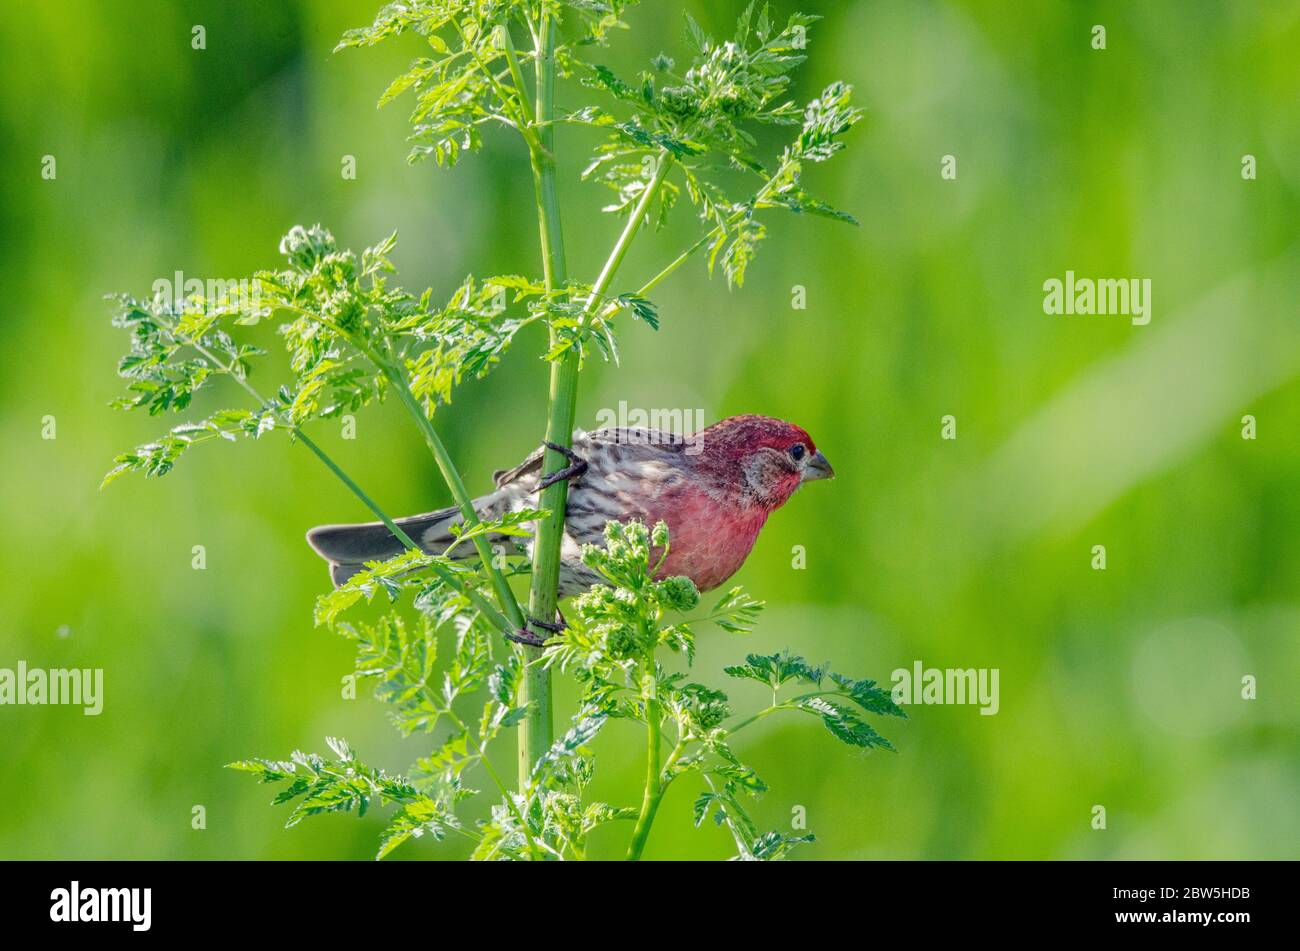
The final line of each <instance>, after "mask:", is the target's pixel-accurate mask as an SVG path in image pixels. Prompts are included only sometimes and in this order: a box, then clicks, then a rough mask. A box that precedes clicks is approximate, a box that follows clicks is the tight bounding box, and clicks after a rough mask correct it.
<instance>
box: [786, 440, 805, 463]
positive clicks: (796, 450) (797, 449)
mask: <svg viewBox="0 0 1300 951" xmlns="http://www.w3.org/2000/svg"><path fill="white" fill-rule="evenodd" d="M807 451H808V450H806V449H804V447H803V443H795V444H794V445H793V446H791V447H790V458H791V459H793V460H794V461H795V462H798V461H799V460H800V459H802V458H803V454H804V453H805V452H807Z"/></svg>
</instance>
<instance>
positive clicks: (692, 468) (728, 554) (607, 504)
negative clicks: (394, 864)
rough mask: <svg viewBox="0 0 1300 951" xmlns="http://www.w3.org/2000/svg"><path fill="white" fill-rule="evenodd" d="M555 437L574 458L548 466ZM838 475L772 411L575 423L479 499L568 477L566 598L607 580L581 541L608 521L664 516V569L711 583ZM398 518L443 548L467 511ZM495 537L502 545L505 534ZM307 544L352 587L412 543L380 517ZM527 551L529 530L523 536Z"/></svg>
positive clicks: (527, 502)
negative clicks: (695, 421)
mask: <svg viewBox="0 0 1300 951" xmlns="http://www.w3.org/2000/svg"><path fill="white" fill-rule="evenodd" d="M548 446H549V447H550V448H552V449H555V450H556V451H558V452H560V453H562V454H563V455H564V456H566V458H567V459H568V460H569V463H570V464H569V465H568V466H566V467H565V468H564V469H562V470H559V471H557V472H555V473H551V474H546V475H544V474H543V472H542V468H543V462H544V458H545V452H546V449H547V447H548ZM834 476H835V471H834V470H833V469H832V468H831V464H830V463H829V462H828V461H827V459H826V456H825V455H823V454H822V452H821V450H819V449H818V448H817V446H816V445H815V444H814V443H813V440H812V438H811V437H810V436H809V435H808V433H807V432H806V431H805V430H804V429H802V428H800V427H799V426H796V425H794V424H793V423H788V422H785V421H784V420H780V419H774V418H772V417H769V416H758V415H742V416H731V417H728V418H727V419H723V420H720V421H718V422H716V423H714V424H713V425H711V426H709V427H707V428H705V429H702V430H700V431H699V432H697V433H694V434H692V435H689V436H682V435H679V434H676V433H671V432H665V431H661V430H656V429H647V428H637V427H610V428H604V429H597V430H593V431H591V432H584V431H582V430H578V431H576V432H575V433H574V434H573V444H572V447H571V448H563V447H560V446H558V445H554V444H551V443H544V444H543V445H542V446H539V447H538V448H537V449H536V450H535V451H534V452H532V453H531V454H530V455H529V456H528V457H527V458H526V459H524V461H523V462H521V463H520V464H519V465H517V466H515V467H514V468H513V469H506V470H498V471H497V472H495V473H493V482H494V483H495V488H494V489H493V491H491V492H489V493H487V494H486V495H482V496H479V497H478V498H476V499H474V500H473V504H474V510H475V512H477V513H478V516H479V518H480V519H482V520H484V521H488V520H496V519H500V518H502V517H503V516H504V515H505V514H506V513H508V512H519V511H523V510H526V509H535V508H538V507H539V496H540V493H541V490H542V489H544V488H545V487H546V486H548V485H550V484H551V483H553V482H555V481H556V480H558V479H567V480H568V481H569V492H568V504H567V507H566V509H565V531H564V536H563V538H562V540H561V547H560V580H559V590H558V594H559V597H560V598H567V597H571V596H573V595H575V594H579V593H581V592H583V591H586V590H587V589H589V588H590V587H591V586H592V585H593V584H597V583H600V582H601V580H602V579H601V578H600V576H599V575H598V574H597V573H596V572H595V571H594V570H592V569H591V568H589V567H588V566H587V565H586V564H584V563H583V561H582V557H581V556H582V546H583V545H585V544H595V545H599V544H601V543H602V541H603V538H604V530H605V525H606V523H607V522H609V521H611V520H615V521H619V522H629V521H640V522H642V523H644V524H646V525H648V526H653V525H655V524H656V523H657V522H659V521H663V522H665V523H666V524H667V526H668V533H669V544H668V557H667V558H666V559H664V560H663V563H662V565H661V566H660V567H659V570H658V575H657V576H658V577H660V578H665V577H670V576H674V575H684V576H686V577H687V578H690V579H691V581H692V582H694V584H695V586H696V588H698V589H699V590H700V591H702V592H703V591H710V590H712V589H714V588H717V587H719V586H721V585H722V584H724V583H725V582H726V581H727V580H728V579H729V578H730V577H731V576H732V575H734V574H735V573H736V572H737V571H738V570H740V567H741V565H743V564H744V562H745V559H746V558H747V557H748V556H749V553H750V551H751V550H752V549H753V547H754V543H755V541H757V539H758V534H759V531H760V530H761V529H762V528H763V525H764V524H765V523H766V522H767V519H768V516H770V515H771V514H772V513H773V512H775V511H776V510H777V509H779V508H780V507H781V506H782V505H784V504H785V503H786V502H787V501H788V500H789V498H790V496H792V495H793V494H794V493H795V491H796V490H797V489H798V488H799V487H800V486H801V485H803V484H804V483H806V482H812V481H815V480H819V479H830V478H834ZM394 521H395V523H396V524H397V525H399V526H400V527H401V528H402V530H403V531H404V532H406V534H407V535H409V536H410V538H411V539H412V540H413V541H414V542H416V544H418V545H419V546H420V548H421V549H422V550H423V551H424V552H425V553H426V554H432V555H437V554H442V553H443V552H444V551H446V549H447V548H448V547H449V546H451V544H452V542H453V541H455V538H456V536H455V535H454V534H453V532H452V526H454V525H456V526H458V525H460V524H462V522H463V519H462V516H461V512H460V510H459V509H458V508H456V507H455V506H452V507H450V508H445V509H439V510H437V511H434V512H426V513H424V514H422V515H412V516H409V517H406V518H399V519H395V520H394ZM526 527H527V526H526ZM489 537H490V538H492V541H493V542H494V543H499V542H501V541H504V540H506V538H507V536H505V535H499V536H496V537H495V538H493V537H492V536H489ZM511 540H515V539H511ZM307 541H308V543H309V544H310V545H311V547H312V548H314V549H315V550H316V552H317V553H318V554H320V555H321V557H323V558H324V559H325V560H326V561H328V562H329V569H330V577H331V579H332V580H333V582H334V584H335V585H341V584H344V583H345V582H346V581H347V580H348V579H349V578H351V577H352V576H353V575H354V574H356V573H357V572H359V571H361V570H362V569H363V567H364V566H365V565H366V563H367V562H374V561H382V560H385V559H388V558H391V557H393V556H395V555H398V554H401V553H402V551H403V550H404V546H403V543H402V542H401V541H400V540H398V538H397V537H396V536H394V535H393V534H392V532H391V531H389V529H388V528H387V526H385V524H384V523H383V522H368V523H360V524H345V525H321V526H318V527H316V528H313V529H311V530H310V531H309V532H308V533H307ZM530 549H531V539H529V541H528V543H527V545H526V550H530ZM529 553H530V554H531V552H529ZM452 557H463V558H472V557H475V552H474V549H473V547H472V546H469V545H460V546H457V547H456V548H455V549H454V550H453V552H452ZM534 623H536V622H534ZM546 626H549V625H546Z"/></svg>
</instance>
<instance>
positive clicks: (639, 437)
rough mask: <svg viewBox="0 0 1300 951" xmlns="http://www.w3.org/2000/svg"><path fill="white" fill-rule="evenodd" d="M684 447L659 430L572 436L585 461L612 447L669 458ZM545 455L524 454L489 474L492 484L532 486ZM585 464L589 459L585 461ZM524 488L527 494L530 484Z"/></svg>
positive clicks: (676, 438) (540, 452) (543, 452)
mask: <svg viewBox="0 0 1300 951" xmlns="http://www.w3.org/2000/svg"><path fill="white" fill-rule="evenodd" d="M687 445H688V443H687V440H686V438H685V437H683V436H679V435H677V434H676V433H670V432H665V431H663V430H659V429H640V428H634V427H620V428H615V427H610V428H607V429H594V430H592V431H591V432H583V431H582V430H581V429H577V430H574V433H573V451H574V452H576V453H577V454H578V455H579V456H581V457H582V458H584V459H587V458H588V457H589V456H590V455H591V454H593V453H599V452H601V451H602V450H606V449H608V448H610V447H612V446H638V447H640V446H644V447H647V448H648V449H649V450H650V451H651V452H652V453H653V452H655V451H656V450H658V451H660V452H663V453H664V454H665V455H670V456H671V455H676V454H678V453H680V452H683V451H684V450H685V449H686V447H687ZM545 455H546V447H545V446H538V447H537V448H536V449H534V450H533V451H532V452H531V453H529V454H528V457H527V458H526V459H524V461H523V462H521V463H519V465H517V466H515V467H514V468H513V469H498V470H497V471H496V472H494V473H492V481H493V482H495V483H496V486H497V488H498V489H503V488H505V487H506V486H508V485H512V484H515V483H519V482H523V481H525V479H526V482H527V483H534V482H535V481H536V480H537V479H538V478H540V477H541V474H542V458H543V457H544V456H545ZM588 461H592V460H590V459H589V460H588ZM526 477H528V478H526ZM527 488H528V489H529V491H531V488H532V486H531V484H529V485H528V486H527Z"/></svg>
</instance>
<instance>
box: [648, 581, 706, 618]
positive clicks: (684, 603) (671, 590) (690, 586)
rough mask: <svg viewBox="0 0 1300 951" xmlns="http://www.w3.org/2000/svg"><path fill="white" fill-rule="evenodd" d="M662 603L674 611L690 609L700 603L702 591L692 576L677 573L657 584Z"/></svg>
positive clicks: (656, 592)
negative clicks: (696, 585)
mask: <svg viewBox="0 0 1300 951" xmlns="http://www.w3.org/2000/svg"><path fill="white" fill-rule="evenodd" d="M655 594H656V595H657V596H658V598H659V601H660V603H662V604H663V606H664V607H666V608H671V609H672V610H674V611H690V610H691V609H692V608H694V607H695V605H697V604H699V603H700V592H699V589H698V588H696V587H695V583H694V582H693V581H691V579H690V578H686V577H683V576H682V575H675V576H673V577H672V578H665V579H664V580H663V581H660V582H659V583H658V584H657V585H655Z"/></svg>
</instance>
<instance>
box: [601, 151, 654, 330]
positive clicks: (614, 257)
mask: <svg viewBox="0 0 1300 951" xmlns="http://www.w3.org/2000/svg"><path fill="white" fill-rule="evenodd" d="M672 165H673V156H672V153H671V152H666V151H665V152H660V153H659V155H658V161H657V163H656V168H655V174H654V177H653V178H651V179H650V182H649V184H647V185H646V187H645V189H644V190H643V191H642V192H641V197H640V198H638V199H637V203H636V207H635V208H633V209H632V214H631V215H629V216H628V219H627V224H625V225H624V226H623V232H622V233H621V234H620V235H619V236H618V241H616V242H615V243H614V249H613V250H612V251H610V253H609V257H608V258H606V259H605V266H604V267H603V268H601V270H600V276H599V277H597V278H596V283H595V284H593V285H592V287H591V297H590V298H588V300H587V306H586V308H585V310H584V313H588V314H589V313H591V312H592V311H593V310H594V309H595V307H596V304H597V303H598V302H599V301H600V299H601V297H603V296H604V294H605V292H606V291H607V290H609V285H610V283H611V282H613V280H614V274H615V273H616V272H617V271H618V268H619V265H621V264H622V263H623V258H624V257H625V256H626V255H627V250H628V248H630V247H631V246H632V240H633V239H634V238H635V237H636V234H637V232H638V231H640V230H641V223H642V222H643V221H644V220H645V217H646V214H647V213H648V212H649V210H650V204H651V203H652V202H653V201H654V199H655V196H657V195H658V194H659V189H660V188H662V187H663V184H664V179H665V178H667V177H668V171H669V169H671V168H672Z"/></svg>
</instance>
